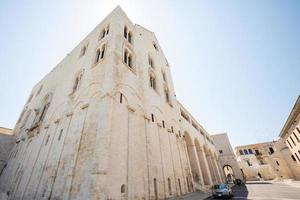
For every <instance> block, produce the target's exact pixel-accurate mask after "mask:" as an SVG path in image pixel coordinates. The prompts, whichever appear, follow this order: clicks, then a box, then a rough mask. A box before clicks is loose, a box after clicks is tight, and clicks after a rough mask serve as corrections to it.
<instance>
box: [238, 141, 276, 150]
mask: <svg viewBox="0 0 300 200" xmlns="http://www.w3.org/2000/svg"><path fill="white" fill-rule="evenodd" d="M277 141H278V140H272V141H269V142H260V143H253V144H245V145H240V146H236V147H234V148H235V149H238V148H242V147H243V148H245V147H249V146H253V145H264V144H270V143H275V142H277Z"/></svg>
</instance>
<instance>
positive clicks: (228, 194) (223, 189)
mask: <svg viewBox="0 0 300 200" xmlns="http://www.w3.org/2000/svg"><path fill="white" fill-rule="evenodd" d="M212 195H213V197H214V198H219V197H220V198H228V199H231V198H232V197H233V193H232V190H231V188H229V186H228V185H227V184H225V183H222V184H218V185H214V186H213V189H212Z"/></svg>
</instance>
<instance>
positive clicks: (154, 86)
mask: <svg viewBox="0 0 300 200" xmlns="http://www.w3.org/2000/svg"><path fill="white" fill-rule="evenodd" d="M150 87H152V88H153V89H154V90H156V80H155V76H153V75H150Z"/></svg>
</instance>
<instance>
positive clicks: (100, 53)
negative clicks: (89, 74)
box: [95, 44, 105, 64]
mask: <svg viewBox="0 0 300 200" xmlns="http://www.w3.org/2000/svg"><path fill="white" fill-rule="evenodd" d="M104 55H105V44H103V45H102V46H101V47H100V48H98V49H97V51H96V57H95V64H96V63H98V62H99V61H100V60H102V59H103V58H104Z"/></svg>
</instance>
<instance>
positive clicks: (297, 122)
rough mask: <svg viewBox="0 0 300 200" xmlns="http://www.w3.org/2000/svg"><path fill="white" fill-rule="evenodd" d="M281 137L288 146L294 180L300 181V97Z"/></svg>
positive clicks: (288, 157)
mask: <svg viewBox="0 0 300 200" xmlns="http://www.w3.org/2000/svg"><path fill="white" fill-rule="evenodd" d="M279 137H280V138H281V139H282V140H283V143H285V145H286V146H287V148H286V149H285V150H286V151H287V150H289V151H288V152H286V153H285V154H286V155H287V157H286V159H287V161H288V162H289V166H290V168H291V171H292V173H293V176H294V179H296V180H300V96H298V99H297V100H296V103H295V105H294V107H293V109H292V110H291V112H290V114H289V117H288V119H287V121H286V122H285V124H284V126H283V128H282V130H281V132H280V135H279Z"/></svg>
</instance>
